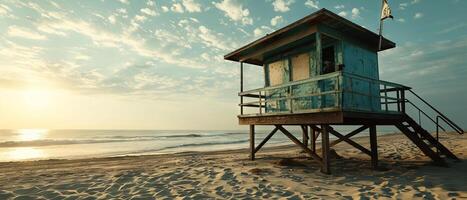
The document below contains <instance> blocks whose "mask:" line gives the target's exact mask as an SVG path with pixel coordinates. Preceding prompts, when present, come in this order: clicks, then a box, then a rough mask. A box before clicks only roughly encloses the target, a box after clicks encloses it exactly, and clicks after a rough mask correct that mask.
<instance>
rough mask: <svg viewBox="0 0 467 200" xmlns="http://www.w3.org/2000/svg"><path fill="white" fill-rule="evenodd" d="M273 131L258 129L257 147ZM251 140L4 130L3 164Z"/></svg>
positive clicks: (220, 134) (223, 133) (278, 141)
mask: <svg viewBox="0 0 467 200" xmlns="http://www.w3.org/2000/svg"><path fill="white" fill-rule="evenodd" d="M290 130H291V132H292V133H293V134H294V135H295V136H296V137H297V138H299V139H301V131H299V130H298V129H290ZM269 132H270V130H257V131H256V144H259V142H261V140H262V139H263V138H265V137H266V135H267V134H268V133H269ZM343 133H345V132H343ZM360 135H362V136H367V134H364V133H361V134H360ZM248 138H249V136H248V131H247V130H238V131H231V130H218V131H201V130H45V129H18V130H0V162H8V161H26V160H47V159H79V158H92V157H113V156H125V155H146V154H170V153H179V152H188V151H215V150H228V149H241V148H248V147H249V144H248ZM285 144H292V142H291V141H290V140H289V139H288V138H287V137H285V136H284V135H283V134H281V133H280V132H278V133H276V134H275V135H274V136H273V137H272V138H271V139H270V140H269V142H268V143H267V144H266V145H265V146H277V145H285Z"/></svg>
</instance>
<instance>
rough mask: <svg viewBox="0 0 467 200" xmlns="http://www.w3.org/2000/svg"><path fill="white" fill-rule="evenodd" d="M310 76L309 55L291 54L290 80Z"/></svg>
mask: <svg viewBox="0 0 467 200" xmlns="http://www.w3.org/2000/svg"><path fill="white" fill-rule="evenodd" d="M309 77H310V56H309V54H308V53H302V54H299V55H295V56H292V80H294V81H298V80H303V79H307V78H309Z"/></svg>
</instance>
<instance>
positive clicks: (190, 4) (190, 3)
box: [182, 0, 201, 13]
mask: <svg viewBox="0 0 467 200" xmlns="http://www.w3.org/2000/svg"><path fill="white" fill-rule="evenodd" d="M182 4H183V6H184V7H185V9H186V10H187V11H188V12H190V13H192V12H201V4H199V3H197V2H195V1H194V0H183V1H182Z"/></svg>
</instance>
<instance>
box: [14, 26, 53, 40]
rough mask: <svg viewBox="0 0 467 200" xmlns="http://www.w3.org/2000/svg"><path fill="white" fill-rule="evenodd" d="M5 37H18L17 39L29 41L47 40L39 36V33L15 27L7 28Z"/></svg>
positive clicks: (43, 36)
mask: <svg viewBox="0 0 467 200" xmlns="http://www.w3.org/2000/svg"><path fill="white" fill-rule="evenodd" d="M7 35H8V36H10V37H19V38H25V39H30V40H46V39H47V37H46V36H45V35H41V34H40V33H37V32H35V31H32V30H30V29H28V28H25V27H19V26H15V25H13V26H9V27H8V30H7Z"/></svg>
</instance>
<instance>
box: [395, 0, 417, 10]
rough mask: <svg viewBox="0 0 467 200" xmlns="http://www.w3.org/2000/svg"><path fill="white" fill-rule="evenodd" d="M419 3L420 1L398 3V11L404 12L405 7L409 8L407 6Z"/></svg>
mask: <svg viewBox="0 0 467 200" xmlns="http://www.w3.org/2000/svg"><path fill="white" fill-rule="evenodd" d="M420 2H421V0H412V1H410V2H405V3H400V4H399V9H400V10H405V9H406V8H407V7H409V5H414V4H418V3H420Z"/></svg>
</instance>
